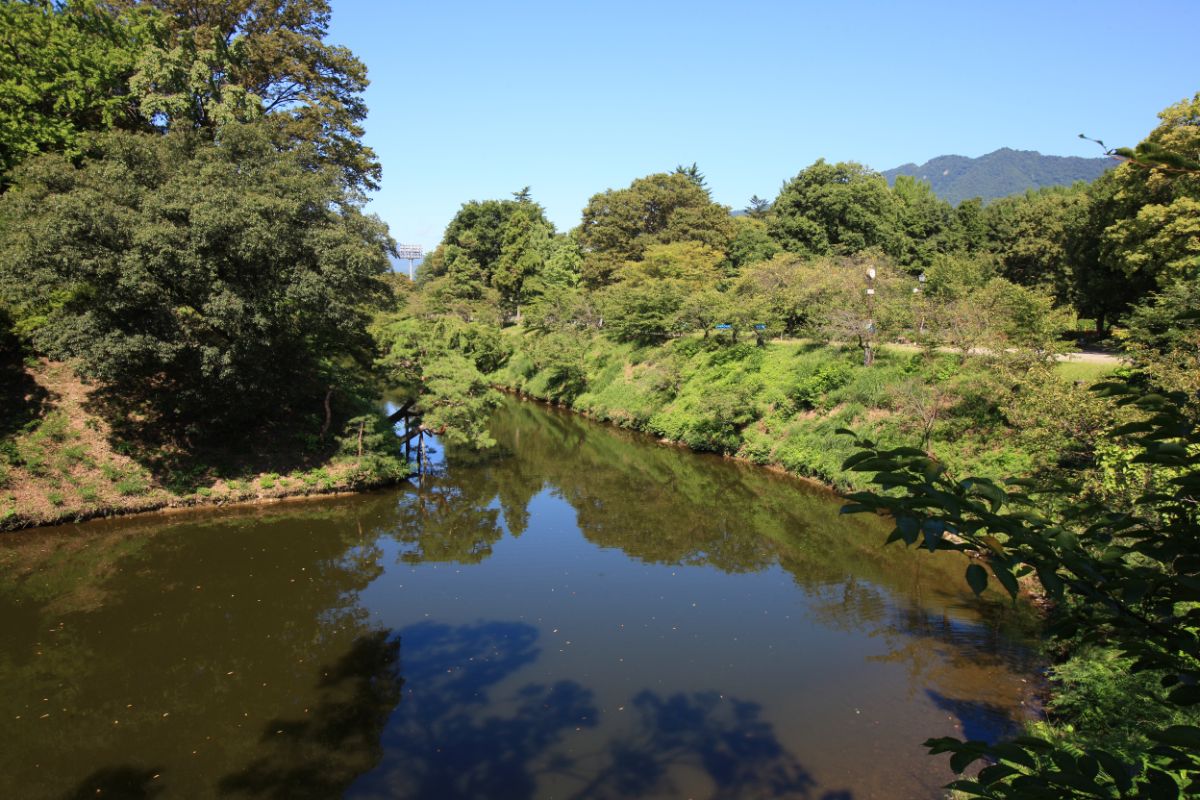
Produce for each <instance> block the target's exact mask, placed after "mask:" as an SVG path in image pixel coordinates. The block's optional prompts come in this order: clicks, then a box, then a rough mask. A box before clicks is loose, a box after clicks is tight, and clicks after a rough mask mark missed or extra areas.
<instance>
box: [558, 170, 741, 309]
mask: <svg viewBox="0 0 1200 800" xmlns="http://www.w3.org/2000/svg"><path fill="white" fill-rule="evenodd" d="M577 236H578V239H579V244H580V247H581V249H582V251H583V253H584V264H583V278H584V281H585V282H586V283H587V284H588V285H590V286H593V287H596V286H603V285H605V284H608V283H611V282H612V281H613V280H615V279H616V277H617V273H618V272H619V270H620V269H621V265H622V264H624V263H626V262H631V261H637V260H639V259H641V257H642V254H643V253H644V252H645V250H646V248H647V247H648V246H650V245H652V244H667V243H670V242H685V241H691V242H698V243H701V244H705V245H708V246H709V247H711V248H713V249H715V250H718V251H721V252H725V250H726V249H727V247H728V246H729V242H730V240H731V239H732V238H733V223H732V222H731V218H730V216H729V209H728V208H726V207H725V206H721V205H717V204H716V203H713V202H712V200H710V199H709V196H708V192H707V191H706V190H705V189H703V188H701V187H700V186H698V185H697V184H696V183H695V182H694V181H693V180H691V179H690V178H689V177H688V176H686V175H683V174H679V173H675V174H667V173H659V174H656V175H648V176H647V177H645V178H638V179H637V180H635V181H634V182H633V183H631V184H630V185H629V187H628V188H626V189H609V190H608V191H606V192H602V193H601V194H597V195H595V196H593V197H592V199H591V200H589V201H588V204H587V206H586V207H585V208H584V209H583V220H582V222H581V223H580V226H579V230H578V233H577Z"/></svg>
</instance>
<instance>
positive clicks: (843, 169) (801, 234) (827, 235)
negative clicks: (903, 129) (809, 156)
mask: <svg viewBox="0 0 1200 800" xmlns="http://www.w3.org/2000/svg"><path fill="white" fill-rule="evenodd" d="M898 216H899V209H898V208H897V205H896V201H895V198H894V197H893V195H892V193H891V191H889V189H888V185H887V180H886V179H885V178H884V177H883V176H882V175H880V174H879V173H877V172H874V171H873V170H870V169H868V168H867V167H864V166H863V165H861V164H856V163H854V162H845V163H837V164H828V163H826V162H825V159H819V160H818V161H817V162H816V163H815V164H813V165H812V166H810V167H808V168H806V169H804V170H801V171H800V173H799V174H798V175H796V177H795V178H792V179H791V180H790V181H788V182H787V183H785V184H784V185H783V188H782V189H781V190H780V192H779V196H778V197H777V198H775V202H774V204H773V205H772V214H771V220H770V229H771V235H772V236H774V237H775V240H776V241H777V242H779V244H780V246H781V247H783V249H784V250H787V251H788V252H791V253H803V254H807V255H831V254H832V255H850V254H853V253H858V252H861V251H863V250H866V249H868V248H871V247H880V248H882V249H883V250H884V251H886V252H888V253H893V252H894V251H895V250H896V245H897V235H896V229H897V224H898Z"/></svg>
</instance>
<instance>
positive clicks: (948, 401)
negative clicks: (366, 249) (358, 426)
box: [490, 329, 1107, 491]
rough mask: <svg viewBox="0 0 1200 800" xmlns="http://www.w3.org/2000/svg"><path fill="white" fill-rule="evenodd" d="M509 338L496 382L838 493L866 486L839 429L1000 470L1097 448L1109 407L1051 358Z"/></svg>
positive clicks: (1037, 467)
mask: <svg viewBox="0 0 1200 800" xmlns="http://www.w3.org/2000/svg"><path fill="white" fill-rule="evenodd" d="M504 336H505V341H506V343H507V345H508V346H509V348H511V351H512V354H511V356H510V357H509V358H508V360H507V363H506V364H505V365H504V366H503V367H502V368H500V369H499V370H497V371H496V372H495V373H493V374H492V375H491V376H490V378H491V380H492V381H493V382H494V383H495V384H496V385H497V386H500V387H502V388H504V389H507V390H510V391H514V392H518V393H520V394H522V395H526V396H529V397H533V398H535V399H539V400H544V401H548V402H552V403H556V404H559V405H563V406H566V407H568V408H571V409H573V410H575V411H578V412H581V413H584V414H586V415H587V416H589V417H591V418H593V419H596V420H599V421H602V422H608V423H611V424H615V425H618V426H621V427H624V428H630V429H633V430H639V431H642V432H645V433H647V434H649V435H652V436H654V437H656V438H658V439H662V440H667V441H670V442H674V443H678V444H681V445H683V446H685V447H688V448H689V449H691V450H695V451H698V452H713V453H718V454H721V455H725V456H730V457H733V458H738V459H742V460H745V461H749V462H751V463H754V464H758V465H760V466H765V467H769V468H773V469H779V470H782V471H784V472H787V473H789V474H792V475H795V476H798V477H802V478H808V479H812V480H816V481H818V482H820V483H822V484H825V485H827V486H831V487H833V488H834V489H837V490H842V491H845V490H857V489H861V488H865V487H866V482H865V476H864V475H863V474H861V473H853V472H847V471H845V470H843V469H842V466H841V465H842V463H843V462H844V461H845V459H846V458H847V457H849V456H850V455H852V454H853V453H854V452H855V447H854V442H853V439H852V437H850V436H847V435H844V434H843V433H841V431H843V430H845V429H850V430H854V431H855V432H857V433H858V434H859V435H862V436H867V437H869V438H871V439H873V440H875V441H877V442H878V443H880V444H881V445H884V446H890V447H899V446H909V447H919V448H921V449H923V450H926V451H927V452H929V453H930V454H931V455H933V456H934V457H936V458H938V459H939V460H940V461H942V462H943V463H945V464H946V465H947V467H948V468H949V469H950V470H952V471H953V472H954V473H956V474H963V475H967V474H973V475H983V476H988V477H996V478H1003V477H1008V476H1013V475H1023V476H1028V475H1032V474H1036V473H1038V472H1043V471H1047V470H1053V469H1055V468H1056V466H1057V464H1058V462H1059V460H1060V457H1061V456H1062V454H1064V453H1066V454H1073V453H1076V452H1081V451H1086V452H1087V454H1088V455H1089V456H1090V453H1091V450H1092V449H1093V446H1094V443H1095V438H1096V435H1097V433H1098V431H1099V430H1100V429H1101V427H1102V423H1103V422H1104V421H1105V420H1106V414H1107V411H1106V409H1105V408H1104V407H1103V404H1102V403H1101V401H1099V400H1098V398H1096V397H1095V395H1094V394H1093V393H1092V392H1089V391H1088V390H1087V384H1088V383H1089V381H1079V380H1074V379H1073V378H1074V376H1071V377H1067V376H1060V375H1059V374H1058V367H1057V366H1055V365H1045V366H1041V367H1038V366H1035V367H1033V368H1028V367H1027V365H1026V366H1018V365H1011V364H1002V363H997V361H996V360H995V359H991V358H984V357H980V356H972V357H968V358H966V359H964V358H962V357H960V356H958V355H955V354H949V353H937V352H932V353H931V352H927V351H913V352H910V351H907V350H904V349H900V348H895V349H892V348H887V347H884V348H880V349H879V351H878V353H877V356H876V360H875V363H874V365H872V366H870V367H864V366H863V365H862V363H861V359H862V356H861V352H860V351H858V350H856V349H847V348H840V347H836V346H829V345H821V344H816V343H806V342H784V343H768V344H767V345H766V346H765V347H755V346H754V345H753V344H730V343H728V342H727V341H724V342H723V341H719V340H718V339H717V338H716V337H712V338H710V339H707V340H701V339H679V340H673V341H668V342H665V343H663V344H659V345H653V346H642V347H639V346H636V345H633V344H618V343H614V342H612V341H610V340H609V339H607V338H604V337H602V336H591V337H587V336H577V337H564V336H556V335H551V336H544V337H543V336H537V335H534V334H528V333H524V332H522V331H519V330H516V329H510V330H508V331H506V332H505V334H504Z"/></svg>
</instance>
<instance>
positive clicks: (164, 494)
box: [0, 361, 407, 531]
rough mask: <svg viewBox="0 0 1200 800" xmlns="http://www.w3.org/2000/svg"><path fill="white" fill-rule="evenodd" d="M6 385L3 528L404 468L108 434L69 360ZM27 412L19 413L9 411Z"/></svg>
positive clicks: (312, 485)
mask: <svg viewBox="0 0 1200 800" xmlns="http://www.w3.org/2000/svg"><path fill="white" fill-rule="evenodd" d="M6 382H7V383H8V384H15V392H16V394H19V395H22V396H20V397H16V398H11V399H14V400H18V401H19V402H18V403H16V404H10V408H9V409H8V414H9V415H10V416H6V417H5V420H4V422H5V427H4V429H0V531H3V530H14V529H18V528H26V527H32V526H35V525H50V524H55V523H61V522H73V521H79V520H84V519H91V518H95V517H103V516H114V515H118V514H130V513H136V512H140V511H153V510H158V509H164V508H177V507H187V506H200V505H225V504H228V503H241V502H256V501H265V500H275V499H282V498H286V497H295V496H301V495H310V494H330V493H335V492H342V491H354V490H359V489H363V488H368V487H371V486H379V485H384V484H387V483H392V482H395V481H396V480H398V479H399V478H401V477H403V475H404V474H406V471H407V467H406V466H405V465H403V464H401V463H400V462H399V461H397V460H396V459H395V458H392V457H389V456H387V455H382V454H379V453H371V452H365V453H363V454H362V455H361V456H360V455H359V453H358V452H357V451H353V452H351V453H349V454H339V453H337V452H336V450H335V448H336V444H335V443H333V442H330V443H329V444H327V445H323V444H321V443H320V442H316V443H314V445H313V446H312V447H311V448H309V449H307V450H305V449H304V448H303V447H301V446H296V447H295V448H291V449H290V450H289V448H288V447H286V446H284V445H281V444H280V443H279V442H278V441H272V442H271V443H270V444H269V445H268V446H258V445H262V444H264V443H260V442H255V441H253V440H247V441H238V442H233V443H230V445H229V446H228V447H227V448H226V449H224V450H221V451H205V452H203V453H200V452H179V451H176V450H171V449H168V448H159V449H149V448H147V447H145V446H143V445H137V444H135V443H133V442H131V441H128V440H122V439H121V438H120V437H119V436H117V435H115V434H114V431H113V429H112V426H111V425H110V424H109V422H108V421H106V420H105V419H104V417H103V416H102V415H101V414H99V413H98V410H97V408H96V407H95V404H94V403H93V402H92V397H91V396H92V390H91V388H90V387H88V386H86V385H84V384H83V383H81V382H80V381H79V380H78V379H77V378H76V377H75V376H74V375H73V374H72V373H71V371H70V369H69V368H68V367H67V366H66V365H65V364H60V363H54V362H46V361H43V362H40V363H38V364H37V365H35V366H33V367H32V368H27V369H23V370H22V371H21V374H20V375H18V376H16V377H14V378H13V379H12V380H7V381H6ZM14 408H21V409H23V410H24V418H23V419H21V418H14V417H12V416H11V414H12V413H13V411H12V409H14Z"/></svg>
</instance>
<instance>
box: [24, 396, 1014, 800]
mask: <svg viewBox="0 0 1200 800" xmlns="http://www.w3.org/2000/svg"><path fill="white" fill-rule="evenodd" d="M493 435H494V436H495V437H496V439H497V440H498V441H499V443H500V446H499V448H498V449H497V451H496V452H494V453H491V454H488V455H486V456H468V455H465V454H461V455H460V454H454V453H451V454H450V455H449V457H448V458H446V459H445V463H444V465H443V467H442V469H441V470H440V471H439V473H438V474H436V475H433V476H426V477H425V478H423V479H422V480H421V481H420V485H410V486H405V487H402V488H399V489H396V490H392V491H387V492H382V493H374V494H368V495H362V496H356V497H352V498H342V499H336V500H325V501H313V502H306V503H296V504H286V505H283V506H273V507H264V508H258V509H253V510H233V511H226V512H206V513H203V514H199V513H197V514H189V515H186V516H182V515H181V516H172V517H162V516H160V517H156V518H142V519H138V520H126V521H118V522H100V523H91V524H87V525H80V526H74V527H66V528H59V529H55V530H52V531H41V532H30V533H26V534H20V535H12V536H5V537H0V686H2V687H3V693H2V694H0V797H2V798H60V797H61V798H83V797H88V798H92V797H97V796H100V797H135V798H136V797H155V798H175V797H182V798H193V797H194V798H205V797H259V798H302V797H316V798H325V797H340V796H347V797H355V798H389V797H398V798H430V799H435V800H442V799H443V798H445V799H452V798H624V797H646V798H649V797H654V798H675V797H678V798H706V797H711V798H777V797H779V798H781V797H795V798H814V799H815V798H825V799H826V800H834V799H835V798H837V799H838V800H846V798H859V799H861V798H922V797H937V796H939V792H938V789H937V787H938V786H939V785H941V784H942V783H944V782H945V781H946V780H948V778H949V776H948V773H947V772H946V771H945V764H944V761H942V760H938V759H932V758H929V757H927V756H925V755H924V750H923V749H922V748H921V747H920V742H921V741H922V740H923V739H925V738H926V737H929V736H940V735H960V736H961V735H964V734H965V735H967V736H969V737H973V738H989V737H994V736H997V735H999V734H1001V733H1004V732H1005V731H1006V730H1007V729H1008V728H1010V727H1011V726H1012V725H1013V724H1014V723H1015V722H1016V721H1018V720H1020V719H1022V718H1023V717H1024V716H1025V714H1026V713H1027V712H1026V708H1027V706H1026V705H1025V703H1027V702H1029V697H1028V696H1029V691H1030V688H1031V684H1032V680H1033V679H1032V677H1031V676H1032V675H1033V673H1034V672H1035V666H1036V665H1035V662H1034V660H1033V659H1032V657H1031V656H1030V655H1029V653H1028V651H1027V650H1026V649H1025V648H1023V647H1022V646H1021V644H1020V635H1019V633H1018V632H1017V631H1018V629H1019V628H1020V627H1021V620H1020V619H1019V617H1020V616H1021V615H1020V614H1019V613H1018V612H1017V611H1015V610H1014V609H1012V608H1011V607H1008V606H1006V605H1005V604H1003V603H995V602H989V603H983V604H981V603H978V602H976V601H974V600H973V599H971V598H970V596H969V593H968V592H966V591H965V590H964V589H963V585H964V584H963V580H962V564H961V563H960V562H957V561H955V560H954V559H952V558H941V557H939V558H931V557H929V555H928V554H916V553H911V552H908V551H905V550H902V549H898V548H896V547H890V548H887V549H886V550H885V549H883V548H882V547H881V543H882V541H883V538H884V535H885V533H886V529H885V527H884V526H883V525H882V524H880V523H878V521H876V520H873V519H866V518H862V517H849V518H847V517H841V516H839V515H838V513H837V512H838V506H837V503H836V502H834V501H833V500H832V499H830V498H829V497H828V496H827V495H825V494H823V493H821V492H818V491H815V490H811V489H808V488H807V487H804V486H802V485H799V484H797V483H796V482H794V481H792V480H789V479H786V478H783V477H780V476H776V475H773V474H770V473H766V472H763V471H761V470H757V469H753V468H748V467H745V466H742V465H738V464H734V463H730V462H727V461H722V460H719V459H715V458H706V457H700V456H696V455H693V454H690V453H686V452H682V451H678V450H675V449H673V448H667V447H662V446H658V445H656V444H654V443H651V442H647V441H646V440H644V439H640V438H637V437H634V436H630V435H626V434H623V433H620V432H616V431H613V430H611V429H607V428H603V427H600V426H597V425H594V424H592V423H588V422H586V421H584V420H581V419H579V418H577V417H573V416H569V415H567V414H564V413H559V412H555V411H552V410H549V409H545V408H542V407H539V406H535V405H530V404H519V403H516V402H509V403H507V404H506V405H505V407H504V408H503V409H501V411H500V412H499V413H498V414H497V415H496V418H495V422H494V430H493ZM1026 681H1029V682H1028V683H1027V682H1026Z"/></svg>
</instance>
